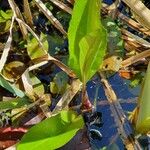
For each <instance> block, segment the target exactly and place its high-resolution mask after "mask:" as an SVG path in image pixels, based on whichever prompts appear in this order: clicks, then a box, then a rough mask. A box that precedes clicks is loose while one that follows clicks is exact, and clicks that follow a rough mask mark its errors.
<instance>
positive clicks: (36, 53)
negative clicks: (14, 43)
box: [27, 33, 48, 59]
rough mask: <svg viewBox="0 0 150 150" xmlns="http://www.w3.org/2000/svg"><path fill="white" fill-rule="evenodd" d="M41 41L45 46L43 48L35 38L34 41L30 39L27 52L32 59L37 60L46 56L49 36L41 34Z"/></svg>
mask: <svg viewBox="0 0 150 150" xmlns="http://www.w3.org/2000/svg"><path fill="white" fill-rule="evenodd" d="M40 40H41V42H42V44H43V48H42V47H41V46H40V45H39V42H38V41H37V39H36V38H35V37H33V38H32V39H28V44H27V52H28V55H29V56H30V58H31V59H35V58H38V57H42V56H43V55H46V54H47V53H46V52H47V51H48V41H47V36H46V35H45V34H43V33H42V34H41V36H40Z"/></svg>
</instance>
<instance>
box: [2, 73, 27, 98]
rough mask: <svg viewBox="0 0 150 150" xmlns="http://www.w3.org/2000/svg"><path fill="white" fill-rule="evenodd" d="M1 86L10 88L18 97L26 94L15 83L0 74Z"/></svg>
mask: <svg viewBox="0 0 150 150" xmlns="http://www.w3.org/2000/svg"><path fill="white" fill-rule="evenodd" d="M0 86H2V87H3V88H5V89H6V90H8V91H9V92H11V93H13V94H15V95H16V96H18V97H24V96H25V94H24V92H22V91H21V90H19V89H18V88H16V86H15V85H12V84H10V83H9V82H8V81H7V80H5V79H4V78H3V77H2V76H1V75H0Z"/></svg>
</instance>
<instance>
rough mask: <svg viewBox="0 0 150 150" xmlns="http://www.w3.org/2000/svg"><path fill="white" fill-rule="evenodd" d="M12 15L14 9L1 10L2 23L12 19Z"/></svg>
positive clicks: (0, 19)
mask: <svg viewBox="0 0 150 150" xmlns="http://www.w3.org/2000/svg"><path fill="white" fill-rule="evenodd" d="M12 15H13V13H12V10H7V11H6V12H4V11H3V10H0V23H1V22H6V21H7V20H10V19H11V17H12Z"/></svg>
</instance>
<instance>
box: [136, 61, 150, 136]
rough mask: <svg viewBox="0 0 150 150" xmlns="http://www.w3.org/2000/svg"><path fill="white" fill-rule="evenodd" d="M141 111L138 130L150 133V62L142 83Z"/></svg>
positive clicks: (137, 124) (139, 102)
mask: <svg viewBox="0 0 150 150" xmlns="http://www.w3.org/2000/svg"><path fill="white" fill-rule="evenodd" d="M138 104H139V105H138V106H139V113H138V118H137V123H136V130H137V131H138V132H139V133H144V134H146V133H148V132H149V131H150V109H149V106H150V62H149V65H148V68H147V72H146V75H145V78H144V82H143V85H142V89H141V93H140V96H139V101H138Z"/></svg>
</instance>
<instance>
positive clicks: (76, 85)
mask: <svg viewBox="0 0 150 150" xmlns="http://www.w3.org/2000/svg"><path fill="white" fill-rule="evenodd" d="M81 85H82V83H81V82H80V81H79V80H78V79H76V80H73V82H72V84H71V86H70V87H69V88H68V89H67V90H66V92H65V93H64V95H63V96H62V98H61V99H60V100H59V102H58V103H57V105H56V107H55V108H54V110H53V111H52V113H51V116H53V115H56V114H57V113H58V112H59V111H60V110H62V109H65V108H68V104H69V103H70V102H71V100H72V99H73V97H74V96H75V95H76V93H77V92H78V91H79V90H80V89H81Z"/></svg>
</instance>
